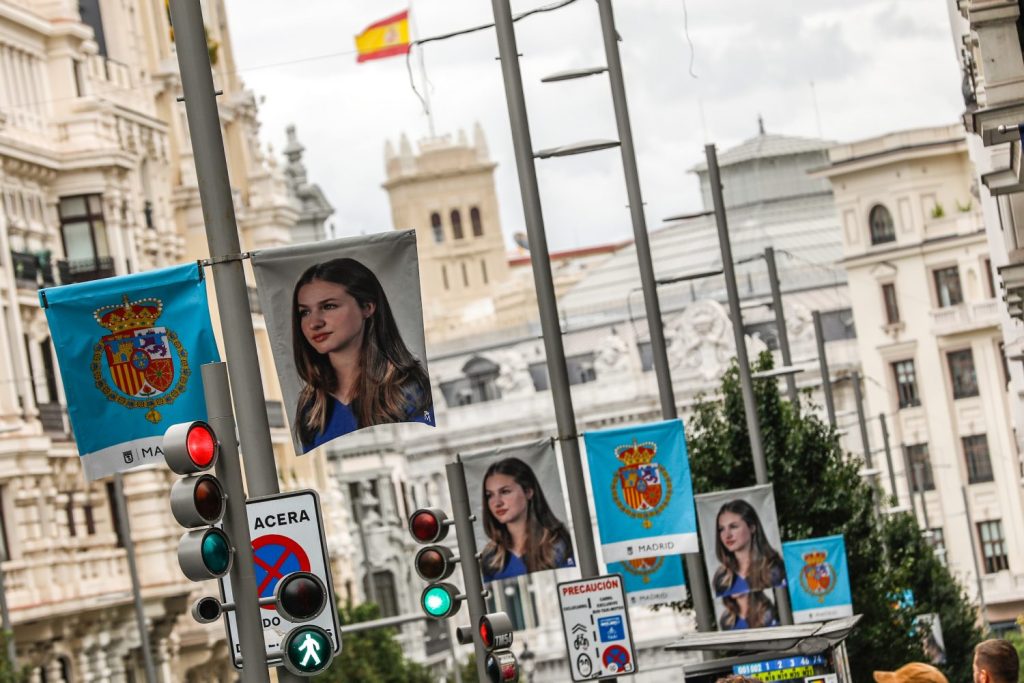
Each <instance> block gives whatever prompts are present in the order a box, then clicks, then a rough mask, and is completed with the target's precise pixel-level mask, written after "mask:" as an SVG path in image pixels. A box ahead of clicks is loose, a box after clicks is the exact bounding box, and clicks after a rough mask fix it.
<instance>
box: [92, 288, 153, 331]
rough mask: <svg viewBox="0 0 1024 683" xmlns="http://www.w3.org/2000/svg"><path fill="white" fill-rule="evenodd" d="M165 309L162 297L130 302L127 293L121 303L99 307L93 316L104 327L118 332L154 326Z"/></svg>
mask: <svg viewBox="0 0 1024 683" xmlns="http://www.w3.org/2000/svg"><path fill="white" fill-rule="evenodd" d="M163 310H164V304H163V302H162V301H160V299H156V298H148V299H139V300H138V301H131V302H129V301H128V295H127V294H125V295H124V296H123V298H122V300H121V303H119V304H114V305H112V306H102V307H100V308H97V309H96V310H95V311H93V313H92V317H93V318H95V319H96V322H98V323H99V324H100V325H102V326H103V327H105V328H107V329H108V330H110V331H111V332H114V333H117V332H124V331H125V330H135V329H139V328H142V327H152V326H153V325H154V324H156V319H157V318H159V317H160V313H161V312H162V311H163Z"/></svg>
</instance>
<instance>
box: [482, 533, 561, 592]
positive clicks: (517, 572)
mask: <svg viewBox="0 0 1024 683" xmlns="http://www.w3.org/2000/svg"><path fill="white" fill-rule="evenodd" d="M489 558H490V555H489V554H487V553H485V554H484V556H483V557H482V558H481V562H480V570H481V572H483V581H484V583H489V582H491V581H500V580H501V579H511V578H513V577H516V576H522V575H523V574H526V573H527V572H528V571H529V570H528V569H527V568H526V563H525V562H523V558H521V557H520V556H519V555H516V554H515V553H513V552H507V553H505V566H504V567H502V568H501V570H500V571H497V572H494V573H489V572H488V571H487V569H486V567H487V564H488V560H489ZM575 566H576V561H575V560H574V559H573V557H572V553H570V552H568V548H566V547H565V545H564V544H563V543H561V542H559V544H558V545H557V546H556V547H555V567H557V568H559V569H561V568H562V567H575Z"/></svg>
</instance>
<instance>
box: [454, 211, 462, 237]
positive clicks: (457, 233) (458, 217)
mask: <svg viewBox="0 0 1024 683" xmlns="http://www.w3.org/2000/svg"><path fill="white" fill-rule="evenodd" d="M452 235H453V236H454V237H455V239H457V240H461V239H462V214H461V213H459V210H458V209H452Z"/></svg>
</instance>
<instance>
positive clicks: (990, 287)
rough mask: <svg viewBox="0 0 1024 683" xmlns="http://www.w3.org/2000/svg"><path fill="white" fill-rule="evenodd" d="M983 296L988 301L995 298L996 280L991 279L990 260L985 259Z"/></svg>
mask: <svg viewBox="0 0 1024 683" xmlns="http://www.w3.org/2000/svg"><path fill="white" fill-rule="evenodd" d="M985 294H987V295H988V298H989V299H995V298H996V279H995V278H994V277H992V259H990V258H986V259H985Z"/></svg>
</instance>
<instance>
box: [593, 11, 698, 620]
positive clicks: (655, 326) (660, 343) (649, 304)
mask: <svg viewBox="0 0 1024 683" xmlns="http://www.w3.org/2000/svg"><path fill="white" fill-rule="evenodd" d="M597 7H598V10H599V11H600V14H601V35H602V37H603V39H604V53H605V58H606V59H607V61H608V80H609V82H610V83H611V90H612V104H613V105H614V107H615V122H616V124H617V126H618V132H619V142H620V149H621V150H622V169H623V172H624V173H625V176H626V194H627V196H628V197H629V213H630V217H631V218H632V221H633V241H634V243H635V244H636V255H637V262H638V264H639V266H640V284H641V285H642V287H643V292H644V305H645V307H646V309H647V329H648V331H649V333H650V337H651V355H652V358H653V360H654V374H655V376H656V377H657V379H658V397H659V399H660V400H661V418H662V419H663V420H674V419H675V418H676V417H678V413H677V412H676V399H675V394H674V392H673V390H672V373H671V371H670V370H669V365H668V351H667V348H666V345H665V328H664V325H663V322H662V319H661V303H660V302H659V300H658V284H657V280H656V279H655V277H654V261H653V259H652V258H651V243H650V240H649V239H648V236H647V221H646V218H645V217H644V200H643V196H642V195H641V193H640V173H639V171H638V170H637V164H636V151H635V148H634V146H633V131H632V128H631V126H630V122H629V106H628V104H627V101H626V85H625V80H624V77H623V74H622V60H621V59H620V57H619V43H618V33H617V32H616V30H615V15H614V14H613V13H612V3H611V0H597ZM683 561H684V562H685V563H686V574H687V576H688V577H690V583H689V587H690V595H691V596H692V597H693V610H694V612H695V613H696V617H697V630H699V631H710V630H712V628H713V625H714V612H713V610H712V608H711V594H710V592H709V591H708V584H707V581H705V580H704V562H703V561H702V560H701V556H700V553H699V552H698V553H689V554H687V555H684V556H683Z"/></svg>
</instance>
